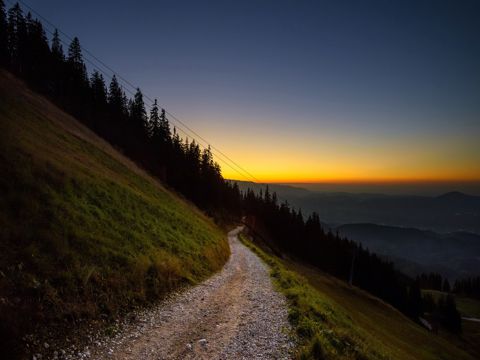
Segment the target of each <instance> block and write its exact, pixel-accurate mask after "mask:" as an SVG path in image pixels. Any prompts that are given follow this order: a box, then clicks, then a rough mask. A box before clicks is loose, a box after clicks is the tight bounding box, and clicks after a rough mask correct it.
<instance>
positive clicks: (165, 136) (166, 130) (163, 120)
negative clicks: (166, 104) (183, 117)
mask: <svg viewBox="0 0 480 360" xmlns="http://www.w3.org/2000/svg"><path fill="white" fill-rule="evenodd" d="M159 125H160V126H159V132H160V134H159V136H160V138H161V139H162V141H163V142H164V143H167V142H169V141H170V137H171V135H172V134H171V133H170V124H169V123H168V119H167V116H166V115H165V109H162V111H161V113H160V119H159Z"/></svg>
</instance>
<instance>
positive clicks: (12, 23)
mask: <svg viewBox="0 0 480 360" xmlns="http://www.w3.org/2000/svg"><path fill="white" fill-rule="evenodd" d="M26 31H27V30H26V26H25V18H24V17H23V12H22V9H21V7H20V5H19V4H18V3H16V4H15V5H14V6H13V7H11V8H10V10H8V25H7V49H8V53H9V55H10V56H9V58H10V66H11V67H12V68H13V70H15V71H18V72H22V63H23V58H22V55H23V53H22V51H23V46H24V44H25V39H26Z"/></svg>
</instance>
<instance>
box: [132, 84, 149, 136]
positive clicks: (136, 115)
mask: <svg viewBox="0 0 480 360" xmlns="http://www.w3.org/2000/svg"><path fill="white" fill-rule="evenodd" d="M130 118H131V119H132V122H133V125H134V127H135V128H136V129H137V131H138V132H139V134H147V132H148V130H147V129H148V127H149V125H148V118H147V111H146V110H145V103H144V101H143V94H142V92H141V91H140V89H139V88H137V92H136V93H135V96H134V98H133V100H132V102H131V103H130Z"/></svg>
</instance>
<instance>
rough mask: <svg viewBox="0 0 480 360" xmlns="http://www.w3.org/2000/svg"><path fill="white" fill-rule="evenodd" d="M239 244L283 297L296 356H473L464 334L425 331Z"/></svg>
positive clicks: (337, 283) (322, 278) (331, 282)
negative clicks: (257, 259) (266, 269)
mask: <svg viewBox="0 0 480 360" xmlns="http://www.w3.org/2000/svg"><path fill="white" fill-rule="evenodd" d="M244 241H245V242H246V243H247V245H248V246H250V247H251V248H252V249H253V250H254V251H256V252H257V254H259V255H260V256H261V258H262V259H263V260H264V261H266V262H267V263H268V264H269V265H270V266H271V268H272V273H271V276H272V277H273V278H274V279H275V281H276V284H277V287H278V288H279V289H280V291H282V292H284V293H285V294H286V296H287V299H289V303H290V319H291V321H292V322H293V324H294V325H295V327H296V331H297V334H298V335H299V337H300V344H301V345H302V348H301V354H302V355H303V356H304V357H302V356H300V358H318V359H399V360H400V359H401V360H404V359H412V360H414V359H415V360H419V359H432V360H434V359H435V360H436V359H445V360H447V359H474V358H476V356H477V355H478V353H476V352H478V349H477V348H476V346H475V343H474V341H472V339H471V336H470V334H469V333H466V334H464V335H462V337H457V336H454V335H451V334H449V333H448V332H446V331H444V330H440V331H439V333H438V334H433V333H430V332H428V331H427V330H426V329H424V328H422V327H421V326H419V325H418V324H416V323H415V322H413V321H412V320H410V319H409V318H407V317H405V316H404V315H402V314H401V313H400V312H399V311H397V310H396V309H394V308H393V307H392V306H390V305H388V304H386V303H385V302H383V301H381V300H380V299H378V298H376V297H374V296H372V295H370V294H368V293H367V292H365V291H362V290H360V289H358V288H356V287H351V286H349V285H348V284H346V283H345V282H343V281H341V280H338V279H337V278H334V277H332V276H330V275H328V274H325V273H324V272H322V271H319V270H317V269H315V268H314V267H310V266H306V265H304V264H302V263H299V262H297V261H292V260H286V259H282V260H280V259H279V258H278V257H276V256H274V255H272V254H271V252H270V251H269V249H268V248H267V247H265V246H263V245H262V243H256V245H254V244H253V243H252V242H250V241H249V240H247V239H244ZM467 331H469V330H467ZM467 351H468V352H467Z"/></svg>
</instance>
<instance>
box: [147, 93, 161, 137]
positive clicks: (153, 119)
mask: <svg viewBox="0 0 480 360" xmlns="http://www.w3.org/2000/svg"><path fill="white" fill-rule="evenodd" d="M159 131H160V116H159V115H158V104H157V99H155V102H154V103H153V105H152V109H151V110H150V128H149V136H150V137H151V138H152V140H153V141H157V140H158V136H159Z"/></svg>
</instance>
